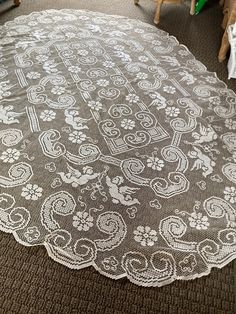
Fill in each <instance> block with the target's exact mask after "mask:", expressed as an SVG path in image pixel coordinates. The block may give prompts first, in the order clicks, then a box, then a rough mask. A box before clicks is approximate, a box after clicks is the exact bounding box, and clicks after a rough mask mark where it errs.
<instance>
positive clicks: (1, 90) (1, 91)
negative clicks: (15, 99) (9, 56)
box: [0, 81, 14, 100]
mask: <svg viewBox="0 0 236 314" xmlns="http://www.w3.org/2000/svg"><path fill="white" fill-rule="evenodd" d="M13 86H14V85H9V81H4V82H0V100H2V99H3V98H4V97H8V96H10V95H11V92H10V91H9V90H10V89H11V88H12V87H13Z"/></svg>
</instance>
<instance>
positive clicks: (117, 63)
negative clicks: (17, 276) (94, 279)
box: [0, 10, 236, 286]
mask: <svg viewBox="0 0 236 314" xmlns="http://www.w3.org/2000/svg"><path fill="white" fill-rule="evenodd" d="M0 60H1V63H0V139H1V143H0V169H1V172H0V188H1V193H0V229H1V230H3V231H5V232H11V233H13V234H14V236H15V238H16V240H17V241H19V242H20V243H22V244H24V245H45V247H46V249H47V251H48V254H49V255H50V256H51V257H52V258H53V259H55V260H56V261H58V262H59V263H62V264H64V265H66V266H68V267H70V268H77V269H80V268H83V267H86V266H89V265H93V266H94V267H95V268H96V269H97V270H98V271H99V272H101V273H102V274H104V275H106V276H108V277H111V278H114V279H118V278H121V277H124V276H127V277H128V278H129V280H131V281H132V282H134V283H136V284H139V285H143V286H162V285H165V284H168V283H171V282H172V281H174V280H175V279H193V278H196V277H200V276H202V275H206V274H208V273H209V272H210V269H211V268H212V267H219V268H220V267H223V266H224V265H226V264H227V263H229V262H230V261H231V260H232V259H233V258H235V257H236V218H235V216H236V211H235V205H236V188H235V186H236V185H235V184H236V134H235V129H236V119H235V112H236V111H235V106H236V95H235V94H234V92H233V91H232V90H229V89H227V87H226V85H225V84H224V83H223V82H221V81H219V80H218V78H217V77H216V75H215V74H213V73H210V72H208V71H207V70H206V68H205V66H204V65H203V64H201V63H200V62H198V61H197V60H196V59H195V58H194V57H193V55H192V54H191V53H190V52H189V51H188V50H187V48H186V47H184V46H183V45H180V44H179V43H178V41H177V40H176V39H175V38H174V37H172V36H169V35H168V34H167V33H166V32H163V31H161V30H159V29H157V28H155V27H152V26H150V25H148V24H144V23H141V22H140V21H136V20H129V19H127V18H124V17H117V16H108V15H104V14H100V13H96V12H89V11H74V10H61V11H57V10H49V11H43V12H34V13H32V14H30V15H28V16H21V17H18V18H16V19H15V20H14V21H11V22H8V23H6V24H5V25H4V26H2V27H1V28H0Z"/></svg>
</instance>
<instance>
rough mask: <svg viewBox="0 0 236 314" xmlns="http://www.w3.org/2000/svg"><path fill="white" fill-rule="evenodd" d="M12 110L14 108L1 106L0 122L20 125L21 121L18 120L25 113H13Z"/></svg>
mask: <svg viewBox="0 0 236 314" xmlns="http://www.w3.org/2000/svg"><path fill="white" fill-rule="evenodd" d="M12 109H13V106H5V107H4V106H3V105H0V122H3V123H5V124H13V123H19V120H18V119H16V118H17V117H20V116H21V115H22V114H24V113H17V112H14V111H11V110H12Z"/></svg>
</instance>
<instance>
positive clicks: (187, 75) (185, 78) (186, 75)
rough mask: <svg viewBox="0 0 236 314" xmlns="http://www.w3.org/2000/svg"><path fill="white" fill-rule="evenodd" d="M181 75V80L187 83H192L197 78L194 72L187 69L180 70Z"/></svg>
mask: <svg viewBox="0 0 236 314" xmlns="http://www.w3.org/2000/svg"><path fill="white" fill-rule="evenodd" d="M179 75H181V76H182V78H181V79H180V82H186V84H187V85H191V84H193V83H195V81H196V80H197V79H196V78H195V77H194V76H193V75H192V74H190V73H189V72H187V71H182V72H179Z"/></svg>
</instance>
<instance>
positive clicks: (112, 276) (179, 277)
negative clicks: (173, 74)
mask: <svg viewBox="0 0 236 314" xmlns="http://www.w3.org/2000/svg"><path fill="white" fill-rule="evenodd" d="M55 11H62V12H63V11H64V12H71V13H72V12H75V11H76V12H92V13H97V14H98V15H103V16H110V17H118V18H123V19H126V20H128V21H138V22H139V23H140V24H143V25H148V26H149V27H152V28H155V29H158V28H157V27H156V26H154V25H151V24H148V23H146V22H142V21H140V20H138V19H134V18H129V17H126V16H122V15H114V14H107V13H102V12H97V11H91V10H86V9H78V10H77V9H48V10H42V11H33V12H31V13H29V14H26V15H20V16H17V17H15V18H14V19H13V20H11V21H7V22H5V23H4V24H3V25H0V30H1V29H2V28H4V27H6V26H7V24H8V23H9V22H11V23H12V22H14V21H15V20H16V19H17V18H19V17H30V16H31V15H33V14H36V13H41V12H55ZM161 31H162V32H163V33H164V34H166V36H167V37H171V38H174V39H175V40H176V42H177V43H178V44H179V45H180V46H181V47H184V48H185V49H186V50H187V51H188V52H189V53H190V54H191V55H192V57H193V60H196V57H195V56H194V55H193V53H192V52H191V51H190V50H189V49H188V47H187V46H185V45H183V44H180V42H179V41H178V39H177V38H176V37H175V36H173V35H170V34H169V33H168V32H166V31H164V30H161ZM197 61H198V62H199V63H200V65H201V66H203V67H204V69H205V71H204V73H209V74H211V75H212V74H214V76H215V78H216V79H217V81H218V82H219V83H222V84H223V85H224V87H225V88H227V89H228V90H230V91H232V93H233V94H234V95H235V96H236V93H235V92H234V91H233V90H232V89H230V88H228V86H227V84H226V83H225V82H223V81H222V80H221V79H219V77H218V76H217V73H216V72H212V71H208V69H207V67H206V66H205V65H204V64H203V63H202V62H201V61H199V60H197ZM0 230H1V231H2V232H5V233H11V234H12V235H13V236H14V238H15V240H16V242H18V243H19V244H21V245H24V246H27V247H33V246H43V247H45V249H46V252H47V254H48V256H49V257H50V258H52V259H53V260H54V261H56V262H58V263H59V264H61V265H64V266H66V267H68V268H70V269H77V270H80V269H83V268H87V267H90V266H92V267H93V268H94V269H95V270H96V271H98V272H99V273H100V274H101V275H103V276H105V277H108V278H110V279H115V280H118V279H121V278H125V277H126V278H127V279H128V280H129V281H130V282H132V283H134V284H136V285H138V286H142V287H163V286H166V285H168V284H171V283H172V282H174V281H176V280H184V281H188V280H194V279H197V278H201V277H204V276H207V275H209V274H210V273H211V270H212V269H213V268H216V269H222V268H223V267H225V266H227V265H228V264H229V263H230V262H232V261H233V260H235V259H236V251H235V253H234V254H233V255H232V256H230V257H229V258H228V259H227V260H226V261H225V262H223V263H222V264H220V265H217V266H208V265H206V267H207V270H206V271H205V272H203V273H200V274H195V275H192V276H173V277H172V278H170V280H169V281H165V282H164V283H159V282H155V283H154V282H152V283H144V282H141V281H138V280H135V279H134V278H132V277H131V276H129V274H128V273H127V272H124V273H123V274H120V275H117V276H116V275H111V274H109V273H106V272H103V271H102V270H101V269H100V268H98V266H97V265H96V263H95V262H90V263H87V264H86V265H82V266H73V265H71V264H69V263H67V262H65V261H62V260H60V259H58V258H56V257H55V255H53V254H52V253H51V251H50V250H49V246H48V244H47V243H46V242H45V241H44V242H42V243H40V244H36V245H34V244H29V243H28V242H24V241H22V240H21V239H20V238H19V237H18V235H17V233H16V231H13V230H9V231H6V230H5V229H4V230H3V228H2V227H1V226H0Z"/></svg>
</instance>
